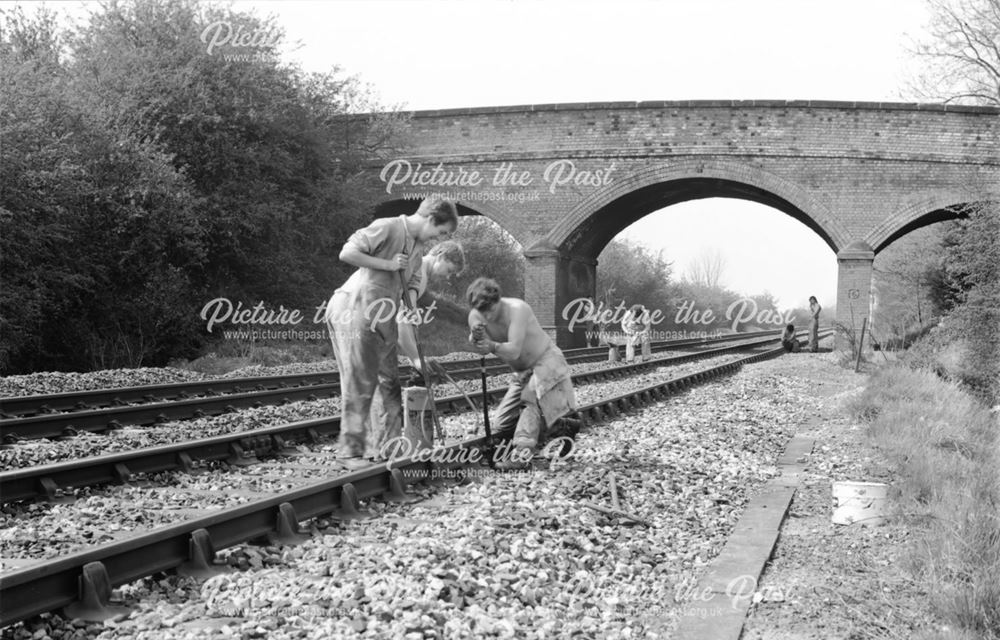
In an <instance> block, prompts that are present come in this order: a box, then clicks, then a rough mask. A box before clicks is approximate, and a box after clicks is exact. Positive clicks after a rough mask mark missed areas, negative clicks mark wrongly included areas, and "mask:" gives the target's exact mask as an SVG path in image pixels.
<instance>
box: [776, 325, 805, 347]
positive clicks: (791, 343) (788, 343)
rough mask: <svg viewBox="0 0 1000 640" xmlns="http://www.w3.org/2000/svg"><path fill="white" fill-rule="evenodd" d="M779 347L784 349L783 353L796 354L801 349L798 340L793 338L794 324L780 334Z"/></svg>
mask: <svg viewBox="0 0 1000 640" xmlns="http://www.w3.org/2000/svg"><path fill="white" fill-rule="evenodd" d="M781 346H782V347H783V348H784V349H785V353H798V352H799V350H800V349H801V345H800V344H799V340H798V338H796V337H795V325H794V324H790V325H788V326H787V327H785V332H784V333H783V334H781Z"/></svg>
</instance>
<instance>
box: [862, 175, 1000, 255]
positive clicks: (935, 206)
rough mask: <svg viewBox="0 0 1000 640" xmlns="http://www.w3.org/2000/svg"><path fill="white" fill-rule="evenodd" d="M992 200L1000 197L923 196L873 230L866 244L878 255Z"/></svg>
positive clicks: (955, 193) (973, 194)
mask: <svg viewBox="0 0 1000 640" xmlns="http://www.w3.org/2000/svg"><path fill="white" fill-rule="evenodd" d="M991 197H992V198H993V199H996V198H997V197H998V194H994V195H992V196H990V195H988V194H986V193H983V192H973V191H971V190H970V191H944V192H935V193H932V194H930V195H923V196H921V197H919V198H918V199H915V200H913V201H912V202H908V203H906V204H904V205H902V206H901V207H899V208H898V209H897V210H896V211H894V212H893V213H892V214H891V215H889V216H888V217H887V218H885V220H883V221H882V222H881V223H880V224H879V225H878V226H876V227H875V228H874V229H872V231H871V233H869V234H868V236H867V237H866V238H865V242H866V243H868V244H869V245H870V246H871V247H872V249H873V251H874V252H875V253H876V254H877V253H879V252H880V251H882V250H883V249H885V248H886V247H888V246H889V245H890V244H892V243H893V242H895V241H896V240H899V239H900V238H901V237H903V236H905V235H906V234H908V233H910V232H911V231H916V230H917V229H919V228H921V227H925V226H927V225H929V224H934V223H935V222H943V221H945V220H955V219H957V218H961V217H962V216H963V213H962V210H963V209H964V208H965V207H966V206H968V205H971V204H974V203H976V202H980V201H982V200H985V199H987V198H991Z"/></svg>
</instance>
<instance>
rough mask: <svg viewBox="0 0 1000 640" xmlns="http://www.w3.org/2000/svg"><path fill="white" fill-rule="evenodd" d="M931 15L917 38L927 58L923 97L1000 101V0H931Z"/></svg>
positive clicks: (919, 82) (916, 82)
mask: <svg viewBox="0 0 1000 640" xmlns="http://www.w3.org/2000/svg"><path fill="white" fill-rule="evenodd" d="M927 5H928V7H929V10H930V13H931V21H930V24H929V26H928V30H927V33H926V34H924V35H923V36H922V37H921V38H920V39H919V40H917V41H916V42H914V43H913V46H912V53H914V54H915V55H916V56H917V57H918V58H919V59H921V60H922V61H923V62H924V66H923V67H922V68H921V69H920V70H919V71H918V72H917V73H916V76H915V77H914V79H913V82H911V88H912V90H913V92H914V93H916V94H917V96H918V97H919V98H920V99H930V100H935V101H943V102H945V103H958V104H963V103H964V104H980V105H996V106H1000V0H927Z"/></svg>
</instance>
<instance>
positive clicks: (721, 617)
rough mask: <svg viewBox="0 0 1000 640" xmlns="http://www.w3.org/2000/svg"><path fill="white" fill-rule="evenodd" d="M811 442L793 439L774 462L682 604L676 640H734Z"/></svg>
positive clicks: (740, 631)
mask: <svg viewBox="0 0 1000 640" xmlns="http://www.w3.org/2000/svg"><path fill="white" fill-rule="evenodd" d="M814 443H815V439H813V438H806V437H803V436H798V435H797V436H794V437H793V438H792V439H791V440H790V441H789V442H788V445H786V447H785V451H784V453H783V454H782V455H781V457H780V458H779V459H778V463H777V466H778V468H779V469H780V470H781V475H780V476H778V477H777V478H773V479H771V480H770V481H768V482H767V484H765V485H764V487H763V488H762V489H761V491H759V492H758V493H757V494H756V495H755V496H753V497H752V498H751V499H750V502H749V503H748V504H747V506H746V509H745V510H744V511H743V515H742V516H740V520H739V522H738V523H737V524H736V528H735V529H733V532H732V534H731V535H730V536H729V539H728V540H727V541H726V545H725V546H724V547H723V548H722V552H721V553H719V555H718V557H716V558H715V560H713V561H712V564H711V566H710V567H709V569H708V572H707V573H706V574H705V576H704V577H703V578H702V579H701V580H699V581H698V586H697V587H696V588H695V589H694V591H692V594H693V595H694V600H692V601H691V602H688V603H685V604H684V608H683V614H682V616H681V619H680V624H679V625H678V627H677V630H676V631H675V632H674V638H676V639H677V640H739V637H740V635H741V634H742V633H743V623H744V622H745V621H746V615H747V612H748V611H749V609H750V605H751V599H752V597H753V594H754V592H755V591H756V590H757V585H758V582H759V580H760V576H761V573H763V571H764V566H765V565H766V564H767V561H768V560H769V559H770V557H771V552H772V551H773V550H774V545H775V543H776V542H777V541H778V534H779V532H780V531H781V524H782V522H783V521H784V519H785V514H786V513H787V511H788V506H789V505H790V504H791V502H792V497H793V496H794V495H795V489H796V488H797V487H798V484H799V478H800V477H801V475H802V473H803V472H804V471H805V467H806V456H808V455H809V453H810V452H812V448H813V445H814Z"/></svg>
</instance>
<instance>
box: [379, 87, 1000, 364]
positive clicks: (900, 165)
mask: <svg viewBox="0 0 1000 640" xmlns="http://www.w3.org/2000/svg"><path fill="white" fill-rule="evenodd" d="M408 115H409V118H408V122H407V124H406V125H405V127H404V145H405V147H404V151H403V152H402V153H401V154H400V155H399V156H397V157H394V158H391V159H389V160H387V161H385V162H382V163H379V164H377V165H376V164H373V165H371V167H370V170H369V171H368V172H367V174H366V175H365V176H364V180H365V188H366V189H369V190H370V191H371V194H372V195H373V196H375V197H376V198H377V201H378V202H379V205H378V207H377V210H376V215H379V216H382V215H397V214H400V213H406V212H411V211H412V210H413V209H414V208H415V206H416V200H417V199H419V198H422V197H424V196H426V195H428V194H431V193H447V194H450V195H451V196H452V197H454V198H455V199H456V200H457V201H458V203H459V205H460V210H461V211H462V213H464V214H479V215H484V216H487V217H489V218H490V219H492V220H494V221H495V222H496V223H497V224H499V225H500V226H501V227H502V228H503V229H505V230H506V231H508V232H509V233H510V234H511V235H512V236H513V237H514V238H516V239H517V241H518V242H519V243H520V244H521V246H522V247H524V254H525V256H526V258H527V273H526V274H525V298H526V299H527V301H528V302H529V303H530V304H531V305H532V307H533V308H534V309H535V312H536V314H537V315H538V318H539V320H540V321H541V323H542V325H543V326H544V327H545V328H546V330H548V331H550V332H551V333H552V334H553V335H554V336H556V339H557V341H558V343H559V345H560V346H564V347H567V346H578V345H580V344H582V340H583V337H582V334H580V333H579V332H577V333H576V334H573V333H571V332H570V331H569V330H568V328H567V325H568V321H567V320H566V319H565V318H564V317H563V315H562V311H563V309H564V307H565V306H566V305H567V303H569V301H571V300H573V299H575V298H578V297H582V296H593V295H594V294H595V274H596V267H597V256H598V255H599V254H600V252H601V250H602V249H603V248H604V246H605V245H606V244H607V243H608V242H609V241H610V240H611V239H612V238H613V237H614V236H615V235H616V234H618V232H620V231H621V230H623V229H625V228H626V227H628V226H629V225H630V224H632V223H633V222H635V221H636V220H638V219H639V218H641V217H643V216H645V215H647V214H649V213H652V212H653V211H656V210H658V209H661V208H663V207H666V206H669V205H671V204H676V203H680V202H684V201H686V200H692V199H698V198H710V197H730V198H742V199H746V200H752V201H755V202H759V203H763V204H766V205H770V206H772V207H774V208H776V209H778V210H780V211H782V212H784V213H786V214H788V215H790V216H792V217H793V218H795V219H796V220H799V221H800V222H802V223H803V224H805V225H806V226H808V227H809V228H810V229H812V230H813V231H814V232H815V233H817V234H818V235H819V236H820V237H821V238H822V239H823V240H824V241H825V242H826V243H827V245H829V247H830V248H831V249H832V251H833V252H834V254H835V255H836V260H837V263H838V284H837V311H836V320H837V322H839V323H841V324H843V325H845V326H848V327H850V326H854V327H855V328H860V325H861V322H862V319H863V318H865V317H867V315H868V313H869V307H870V292H871V277H872V261H873V259H874V257H875V255H876V254H877V253H878V252H879V251H881V250H883V249H884V248H886V247H887V246H889V245H890V244H891V243H892V242H893V241H894V240H896V239H898V238H899V237H901V236H903V235H905V234H906V233H908V232H910V231H912V230H914V229H917V228H919V227H921V226H924V225H927V224H930V223H933V222H938V221H941V220H945V219H949V218H953V217H957V216H958V215H960V213H961V209H962V207H963V205H967V204H969V203H972V202H976V201H979V200H982V199H983V198H984V197H986V196H987V195H988V194H993V195H994V196H996V195H997V194H998V192H1000V117H998V116H1000V109H996V108H990V107H970V106H952V105H940V104H899V103H862V102H817V101H684V102H604V103H582V104H548V105H525V106H509V107H486V108H471V109H447V110H436V111H416V112H412V113H410V114H408ZM748 240H749V241H755V242H757V243H759V245H760V247H761V251H762V252H765V251H766V252H775V251H780V247H774V246H769V244H768V240H769V239H768V238H763V237H762V238H756V239H754V238H750V239H748ZM803 293H804V294H807V293H808V292H803Z"/></svg>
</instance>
